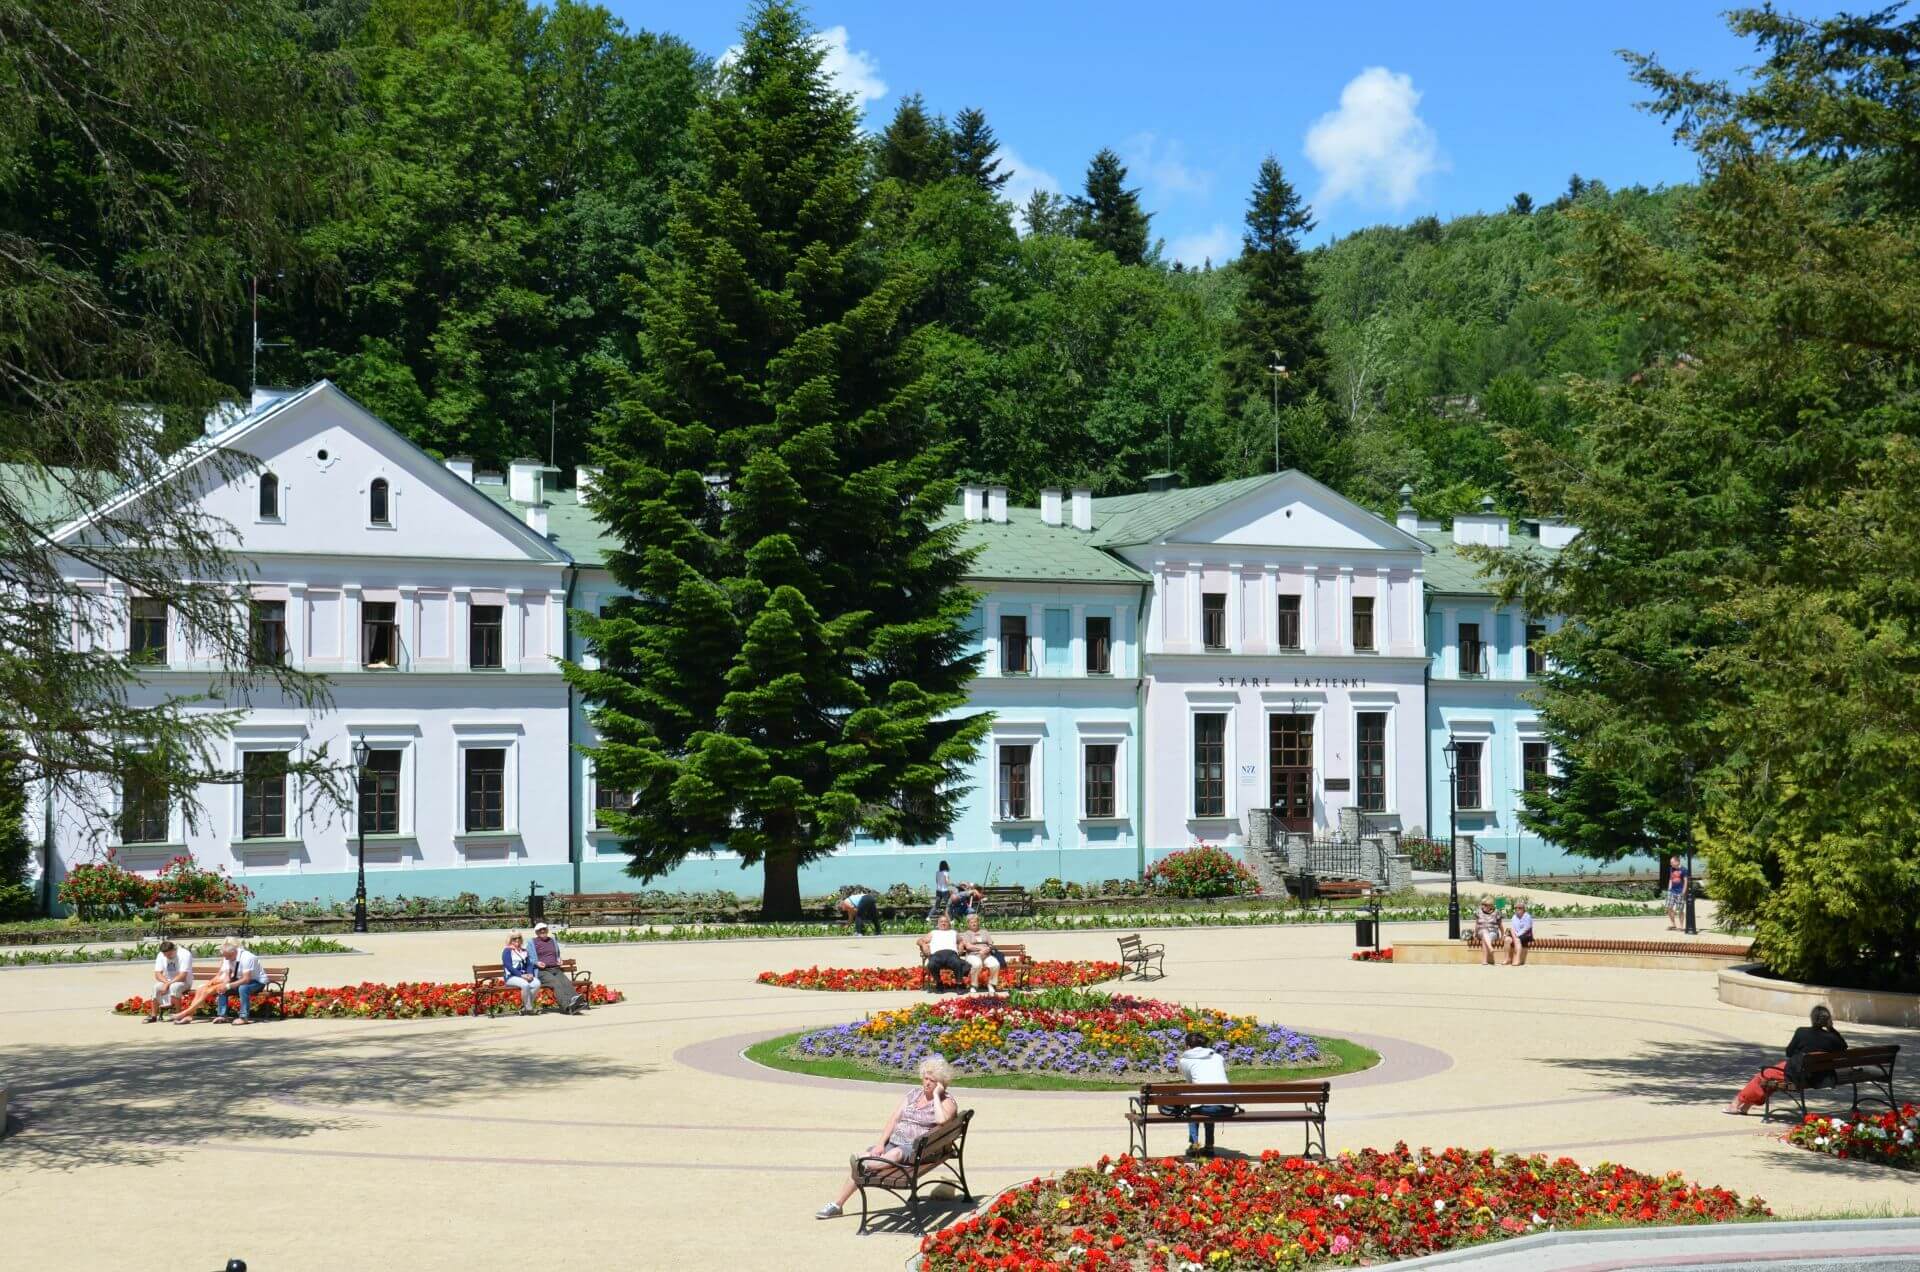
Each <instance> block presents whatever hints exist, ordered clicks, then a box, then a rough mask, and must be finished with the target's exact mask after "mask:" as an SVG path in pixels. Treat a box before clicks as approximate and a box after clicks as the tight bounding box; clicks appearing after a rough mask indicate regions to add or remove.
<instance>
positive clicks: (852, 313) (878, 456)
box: [567, 0, 986, 918]
mask: <svg viewBox="0 0 1920 1272" xmlns="http://www.w3.org/2000/svg"><path fill="white" fill-rule="evenodd" d="M821 59H822V52H821V49H820V47H819V45H818V44H817V42H816V38H815V34H814V32H813V30H812V29H811V28H810V27H809V26H808V25H807V23H806V22H805V21H804V20H803V19H802V18H801V17H800V15H799V13H798V12H797V10H796V7H795V6H794V5H793V4H792V3H790V2H789V0H767V2H766V3H762V4H760V5H759V6H758V7H756V9H755V10H754V12H753V14H752V16H751V18H750V19H749V21H748V23H747V25H746V27H745V28H744V30H743V40H742V48H741V53H740V56H739V58H738V60H737V61H735V62H734V63H733V65H732V66H731V68H730V69H729V71H728V73H727V76H726V78H725V80H724V81H723V83H722V84H721V86H720V91H719V92H718V94H717V95H716V96H715V97H714V99H713V100H712V101H711V102H710V103H708V104H707V105H706V106H705V107H703V108H702V110H701V111H700V112H699V113H698V114H697V115H696V116H695V120H694V124H693V131H694V147H695V152H696V158H697V164H696V167H695V171H696V172H697V173H698V175H697V176H695V177H691V178H689V179H687V180H685V181H682V182H680V183H677V184H676V186H675V188H674V191H673V213H672V216H671V218H670V224H669V228H668V233H667V240H666V245H665V246H664V247H663V248H662V249H661V250H659V251H658V252H655V253H652V254H650V255H649V256H648V257H647V258H646V262H645V264H646V274H645V279H644V282H643V284H642V287H641V296H640V301H641V319H640V330H639V344H640V349H641V353H642V358H641V365H642V366H643V367H644V368H645V369H644V370H643V371H642V372H641V373H640V374H639V375H638V376H637V377H636V378H635V379H634V380H633V381H631V382H630V383H628V384H626V385H625V386H624V392H623V395H622V396H623V401H622V403H621V406H620V409H619V410H618V411H617V413H616V414H615V415H614V416H613V417H612V418H611V419H610V420H609V422H608V423H607V424H606V425H605V426H604V428H603V430H602V432H601V434H600V438H599V447H598V454H599V458H600V459H601V462H602V463H604V464H605V474H604V479H603V480H602V482H601V483H599V484H597V485H596V487H595V491H596V494H595V496H594V497H593V499H592V500H591V503H592V505H593V507H594V510H595V511H596V513H597V514H598V516H599V517H600V519H601V520H602V521H603V522H604V523H605V524H606V525H607V526H608V527H609V529H610V530H611V531H612V533H613V535H614V537H615V538H616V539H617V540H618V542H619V545H620V546H619V548H618V549H617V550H616V551H614V552H613V553H611V555H610V560H609V567H610V569H611V570H612V572H613V574H614V577H615V578H616V579H617V580H618V581H619V582H620V583H621V584H623V585H624V586H625V587H626V588H627V589H628V590H629V591H630V592H631V593H632V594H633V595H632V597H631V599H628V600H625V601H622V602H619V603H617V604H616V605H615V606H613V607H612V608H611V610H610V611H609V613H608V614H607V615H606V616H605V617H603V618H593V617H587V618H586V619H585V621H584V623H583V628H584V631H585V633H586V636H587V638H588V640H589V642H590V647H591V648H592V649H593V650H594V652H595V655H596V657H597V659H598V663H599V665H598V666H597V667H596V668H593V669H587V668H585V667H581V666H569V667H568V668H567V675H568V676H569V677H570V679H571V680H572V682H573V683H574V684H576V685H577V686H579V687H580V688H581V689H582V690H583V691H584V693H585V695H586V697H587V700H588V702H589V703H590V705H591V710H592V715H593V720H594V723H595V725H596V727H597V728H598V731H599V736H600V740H599V742H598V743H597V744H595V745H593V746H591V747H589V748H588V754H589V755H590V756H591V757H592V759H593V762H594V765H595V770H596V774H597V779H598V780H599V782H600V783H601V784H602V785H604V786H606V787H608V788H619V789H624V790H627V791H630V792H632V796H633V802H632V807H631V811H629V812H624V813H611V814H608V815H607V816H606V818H605V821H606V823H607V824H608V825H609V826H610V828H611V829H612V830H614V831H615V832H617V833H619V834H620V835H622V836H623V837H624V838H625V839H626V850H627V852H628V853H629V854H630V855H631V856H632V862H631V864H630V867H629V869H630V871H631V872H632V873H633V874H635V875H638V876H640V877H642V878H652V877H654V876H656V875H659V874H661V873H662V872H664V871H666V870H669V869H671V868H672V867H673V866H675V865H676V864H678V863H679V862H680V861H682V860H684V859H685V858H686V857H688V856H689V855H693V854H699V853H703V852H707V851H710V850H713V849H727V850H731V851H733V852H735V853H737V854H739V857H740V860H741V864H742V866H743V867H751V866H755V865H758V866H760V867H761V868H762V870H763V874H764V889H763V909H764V913H765V914H766V915H767V916H768V917H769V918H793V917H797V915H798V914H799V910H800V878H799V871H800V867H801V866H802V865H803V864H804V863H805V862H807V861H809V860H811V859H813V858H815V857H819V856H821V855H823V854H826V853H830V852H832V851H833V850H834V849H835V848H836V847H838V846H839V845H841V844H842V843H844V842H845V841H846V840H847V839H848V838H849V837H850V836H851V835H852V834H853V833H854V832H855V831H856V830H859V831H864V832H865V833H867V834H870V835H873V836H876V837H881V838H893V839H898V840H901V841H904V842H909V843H923V842H926V841H927V840H929V839H931V838H933V837H935V836H936V835H938V834H940V833H942V832H943V831H944V830H945V829H946V828H947V826H948V825H949V823H950V821H951V819H952V816H953V813H954V809H955V807H956V804H957V802H958V800H959V799H960V798H961V797H962V796H963V795H964V794H965V788H964V786H963V784H962V782H961V778H962V776H963V774H964V773H965V772H966V770H967V768H968V767H969V766H970V764H971V762H972V759H973V756H974V753H975V751H976V749H977V747H978V745H979V741H980V738H981V737H982V736H983V734H984V732H985V728H986V717H984V716H977V715H976V716H962V717H959V718H954V713H955V712H956V711H957V710H958V709H959V708H961V707H962V706H963V705H964V704H965V701H966V693H965V690H966V685H967V682H968V681H969V679H970V678H971V676H972V673H973V670H974V667H975V664H976V661H977V656H974V655H969V654H968V653H967V652H966V645H967V640H966V636H965V629H964V623H965V620H966V618H967V616H968V614H969V613H970V612H971V608H972V603H973V602H972V596H971V594H970V593H969V592H968V591H966V590H965V589H964V587H963V586H962V585H961V579H962V576H963V573H964V570H965V558H964V555H963V554H962V553H961V552H960V550H959V549H958V546H957V543H958V539H957V535H958V528H957V527H956V526H947V527H945V528H940V527H939V523H940V521H941V520H942V517H943V513H944V509H945V505H946V503H947V501H948V499H949V497H950V495H951V493H952V489H953V487H952V483H951V482H950V481H948V480H946V479H945V478H944V476H943V474H944V473H945V472H947V471H950V470H951V469H952V467H953V463H954V457H953V455H952V453H951V449H950V447H949V446H948V444H947V443H946V441H945V439H944V438H943V436H942V435H941V434H940V433H939V432H938V430H937V429H936V427H935V426H934V425H933V424H932V423H931V422H930V421H929V417H928V415H927V412H926V411H925V410H924V400H925V396H926V391H927V386H926V381H925V377H924V374H923V372H922V370H921V368H920V360H919V353H920V348H919V345H920V341H919V338H918V336H917V335H916V333H915V332H914V330H913V329H912V327H911V324H910V323H909V322H907V321H905V320H904V317H903V316H904V315H905V314H906V313H907V312H908V311H909V308H910V306H911V304H912V302H913V301H914V299H915V296H916V292H917V288H918V283H917V282H916V280H915V278H914V276H913V275H912V273H911V272H910V271H908V270H906V269H904V268H902V267H901V266H900V265H899V264H898V263H897V258H895V257H894V256H892V255H891V254H889V253H888V252H886V251H885V250H884V248H885V245H883V244H879V243H877V242H875V241H874V238H873V236H872V234H871V233H870V232H869V230H868V219H869V218H868V211H869V201H870V194H869V191H868V190H867V188H866V186H865V184H864V179H865V176H866V174H867V172H868V170H869V169H868V152H867V149H866V147H865V145H864V144H863V142H862V140H861V137H860V134H859V127H858V117H857V114H856V112H855V110H854V108H853V105H852V102H851V100H850V99H849V98H847V97H845V96H844V95H841V94H838V93H836V92H834V91H833V89H832V86H831V83H830V81H829V80H828V78H827V76H826V74H825V73H824V72H823V70H822V68H821Z"/></svg>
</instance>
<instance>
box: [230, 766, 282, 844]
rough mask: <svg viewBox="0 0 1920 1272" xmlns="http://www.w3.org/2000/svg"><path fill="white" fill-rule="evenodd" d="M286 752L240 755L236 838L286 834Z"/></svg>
mask: <svg viewBox="0 0 1920 1272" xmlns="http://www.w3.org/2000/svg"><path fill="white" fill-rule="evenodd" d="M287 768H288V765H287V753H286V752H285V751H243V752H241V755H240V838H242V839H285V838H286V837H287Z"/></svg>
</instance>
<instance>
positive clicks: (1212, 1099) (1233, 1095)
mask: <svg viewBox="0 0 1920 1272" xmlns="http://www.w3.org/2000/svg"><path fill="white" fill-rule="evenodd" d="M1332 1093H1333V1085H1332V1084H1331V1083H1328V1082H1225V1083H1221V1082H1149V1083H1147V1084H1145V1085H1144V1086H1142V1087H1141V1088H1140V1100H1141V1102H1142V1103H1145V1104H1325V1103H1326V1102H1327V1100H1328V1098H1329V1097H1330V1096H1331V1095H1332Z"/></svg>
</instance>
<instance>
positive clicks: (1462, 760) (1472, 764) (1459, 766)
mask: <svg viewBox="0 0 1920 1272" xmlns="http://www.w3.org/2000/svg"><path fill="white" fill-rule="evenodd" d="M1485 745H1486V744H1485V743H1482V742H1455V743H1454V747H1455V748H1456V749H1455V751H1454V756H1455V768H1454V783H1455V789H1456V790H1457V791H1458V792H1459V793H1458V795H1457V796H1456V800H1457V803H1456V805H1455V806H1456V807H1459V808H1479V807H1480V756H1481V752H1482V751H1483V750H1484V749H1485Z"/></svg>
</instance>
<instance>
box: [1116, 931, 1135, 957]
mask: <svg viewBox="0 0 1920 1272" xmlns="http://www.w3.org/2000/svg"><path fill="white" fill-rule="evenodd" d="M1139 948H1140V936H1139V934H1138V933H1135V934H1134V935H1132V936H1123V937H1121V938H1120V952H1121V953H1122V954H1131V953H1133V952H1134V951H1135V950H1137V949H1139Z"/></svg>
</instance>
